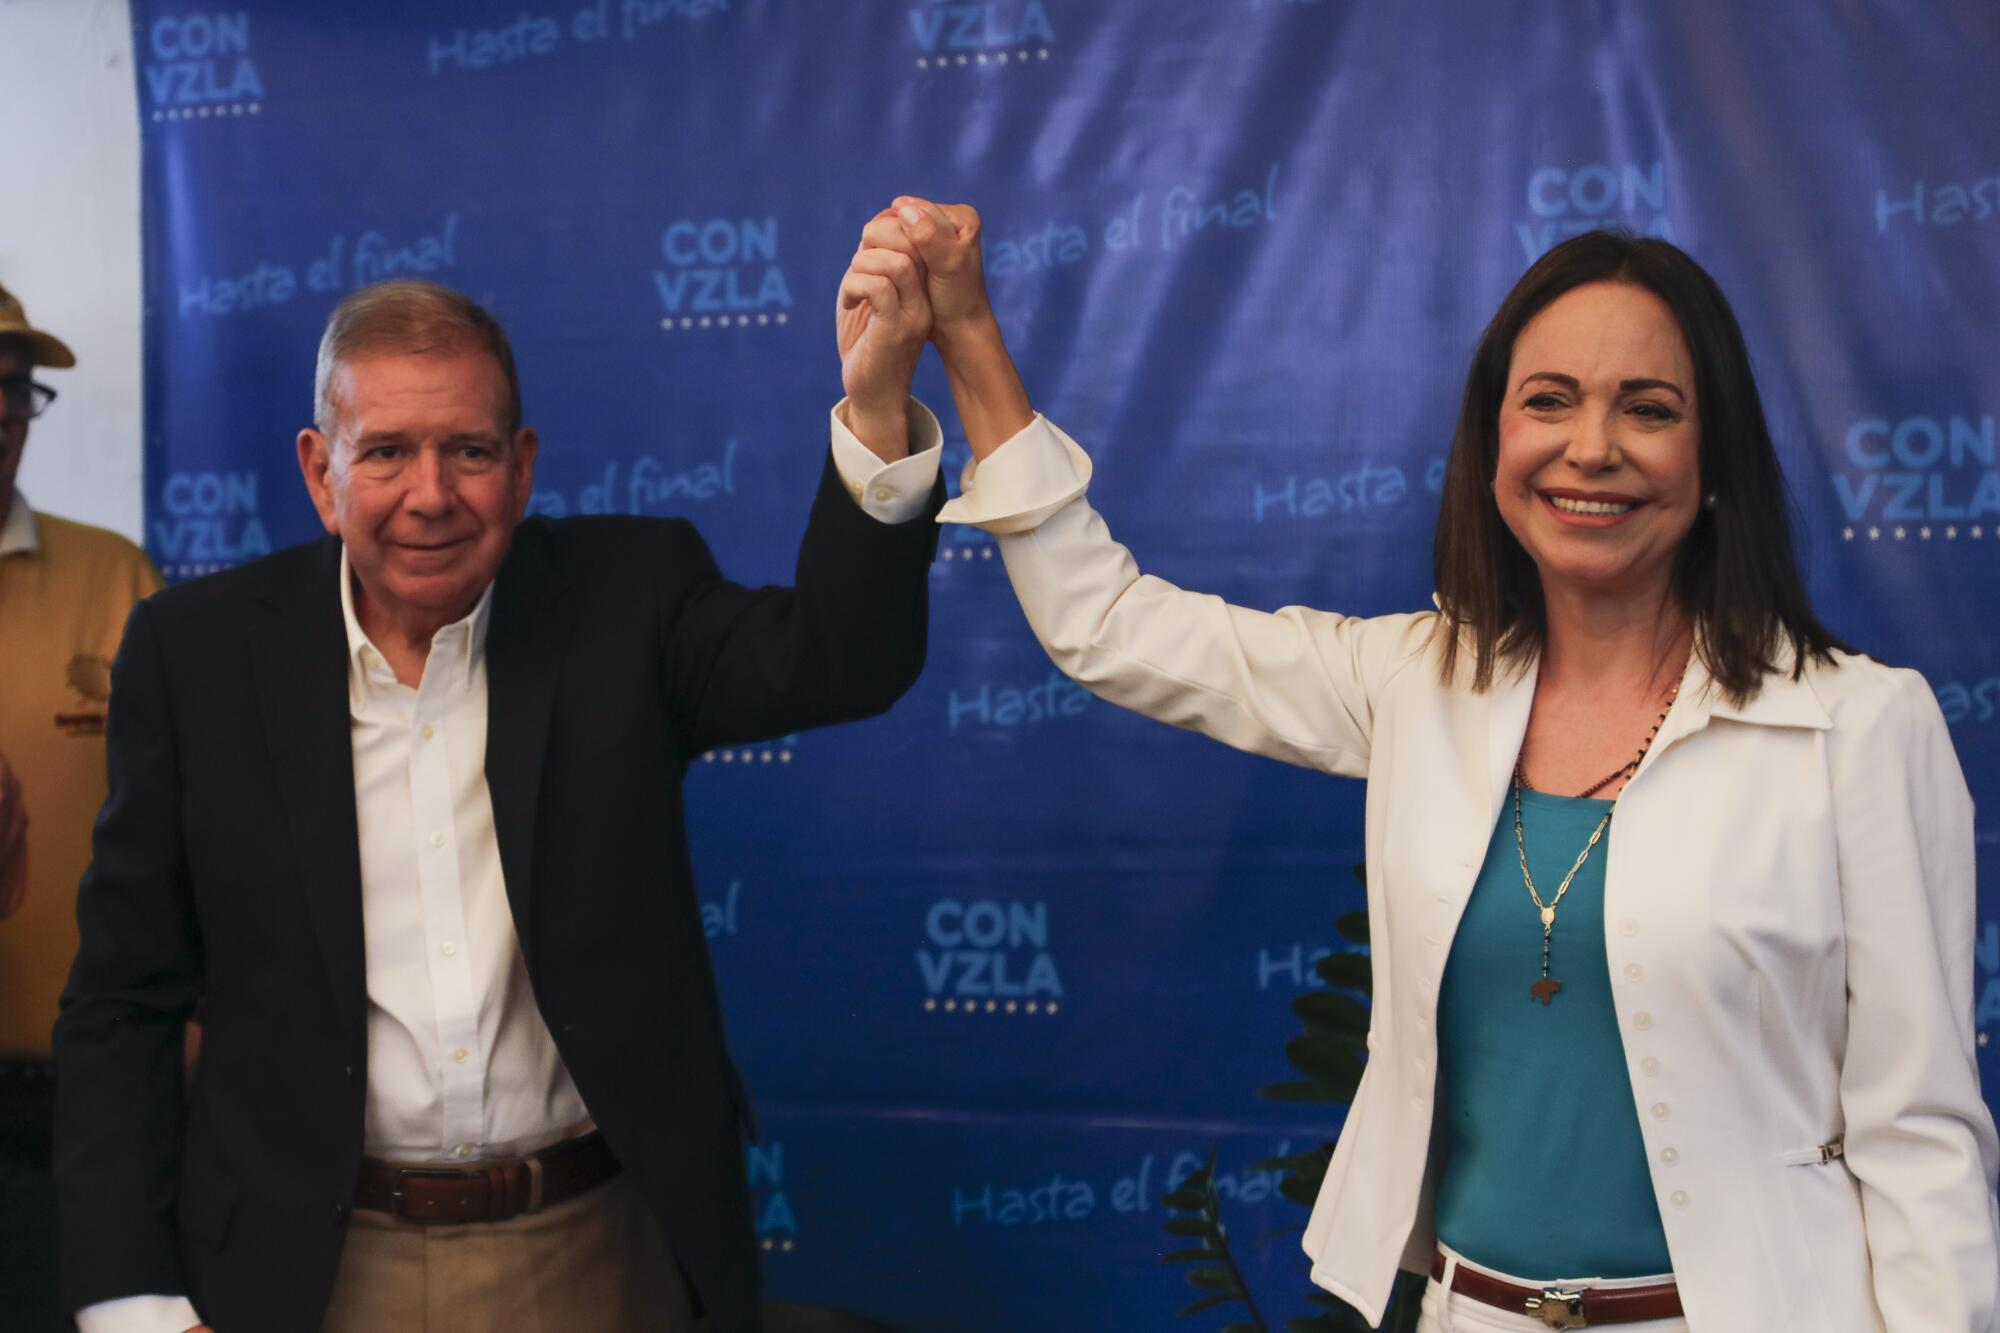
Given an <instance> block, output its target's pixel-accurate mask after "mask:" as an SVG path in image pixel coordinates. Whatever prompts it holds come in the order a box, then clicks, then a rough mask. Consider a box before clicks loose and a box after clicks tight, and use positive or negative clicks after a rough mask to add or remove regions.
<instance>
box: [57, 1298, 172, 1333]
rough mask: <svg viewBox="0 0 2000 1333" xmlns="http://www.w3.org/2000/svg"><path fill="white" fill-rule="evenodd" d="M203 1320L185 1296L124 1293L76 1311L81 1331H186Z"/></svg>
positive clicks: (86, 1332)
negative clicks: (127, 1294)
mask: <svg viewBox="0 0 2000 1333" xmlns="http://www.w3.org/2000/svg"><path fill="white" fill-rule="evenodd" d="M199 1323H201V1316H200V1315H198V1314H196V1313H195V1312H194V1306H193V1304H191V1303H190V1302H189V1301H188V1298H187V1297H185V1296H121V1297H120V1298H119V1299H117V1300H115V1301H99V1302H98V1303H97V1304H95V1305H86V1306H84V1307H83V1308H82V1309H81V1310H78V1311H77V1312H76V1328H77V1333H186V1330H188V1329H190V1328H193V1327H195V1326H196V1325H197V1324H199Z"/></svg>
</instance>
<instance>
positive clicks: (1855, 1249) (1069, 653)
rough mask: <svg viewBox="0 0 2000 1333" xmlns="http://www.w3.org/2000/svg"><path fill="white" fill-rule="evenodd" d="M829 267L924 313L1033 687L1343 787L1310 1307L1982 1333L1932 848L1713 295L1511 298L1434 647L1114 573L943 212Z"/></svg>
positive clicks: (1616, 278) (1411, 618) (1957, 889)
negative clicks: (1316, 1291)
mask: <svg viewBox="0 0 2000 1333" xmlns="http://www.w3.org/2000/svg"><path fill="white" fill-rule="evenodd" d="M871 251H872V252H875V253H874V254H873V255H871V254H870V252H871ZM863 261H866V262H863ZM899 266H900V267H899ZM856 268H857V271H859V272H864V273H866V272H871V271H874V272H880V273H882V274H885V275H889V276H892V277H895V278H896V279H898V280H899V281H902V282H905V283H907V282H909V281H910V277H911V275H912V274H914V276H915V278H916V279H917V280H919V281H920V282H921V283H922V285H923V290H924V292H925V293H926V294H927V296H928V299H929V302H930V306H931V313H932V318H933V332H932V337H933V340H934V341H935V342H936V343H937V346H938V348H939V350H940V352H941V353H942V354H943V359H944V364H945V369H946V372H947V376H948V378H949V380H950V384H951V389H952V394H953V397H954V398H955V399H956V401H957V405H958V409H959V413H960V416H961V417H962V418H963V420H964V424H965V429H966V435H967V439H968V442H969V443H970V445H971V449H972V453H973V456H974V460H975V461H974V462H973V464H972V465H971V466H969V467H968V468H967V469H966V475H965V478H964V486H963V494H962V495H961V497H960V498H959V499H957V500H955V501H953V502H952V503H951V504H950V505H949V506H947V508H946V511H945V513H944V515H943V516H942V517H943V519H945V520H948V521H958V522H965V523H973V524H977V525H978V526H981V527H983V528H986V529H987V530H989V531H991V532H994V533H996V534H999V538H1000V547H1001V553H1002V555H1003V556H1004V557H1005V559H1006V564H1007V571H1008V574H1009V576H1010V578H1011V579H1012V581H1013V585H1014V588H1015V591H1016V593H1017V595H1018V596H1019V598H1020V600H1021V604H1022V607H1023V609H1024V610H1025V611H1026V613H1027V616H1028V619H1029V622H1030V623H1031V624H1032V626H1033V627H1034V630H1035V633H1036V634H1037V636H1038V637H1039V638H1040V639H1041V641H1042V643H1043V645H1044V646H1045V647H1046V648H1047V650H1048V652H1049V654H1050V656H1051V657H1052V658H1053V659H1054V660H1055V662H1056V663H1057V665H1059V666H1060V667H1061V668H1062V669H1063V670H1064V671H1066V672H1068V673H1069V674H1070V675H1071V676H1073V677H1074V678H1075V679H1076V680H1078V681H1080V682H1081V683H1083V684H1085V685H1087V686H1088V687H1089V688H1090V689H1091V690H1093V691H1094V692H1095V693H1097V694H1099V695H1100V696H1102V697H1104V698H1105V699H1108V700H1110V701H1112V702H1115V703H1119V704H1123V705H1124V706H1126V707H1129V708H1133V709H1135V710H1137V711H1139V712H1142V713H1145V714H1147V715H1148V716H1151V717H1156V718H1159V719H1161V720H1162V721H1167V722H1172V723H1174V724H1175V725H1177V726H1183V727H1189V728H1193V729H1195V730H1199V731H1202V732H1204V733H1206V734H1208V735H1210V736H1213V737H1215V738H1216V739H1218V740H1222V741H1224V742H1227V743H1228V744H1231V745H1234V746H1237V747H1239V748H1242V749H1245V750H1251V751H1254V752H1256V753H1260V754H1266V755H1270V756H1272V757H1274V758H1279V759H1284V760H1287V761H1289V762H1292V763H1296V764H1302V765H1306V766H1309V767H1313V768H1317V769H1321V770H1324V771H1326V772H1329V773H1337V774H1342V775H1345V776H1349V777H1359V778H1366V779H1367V781H1368V783H1369V791H1368V802H1367V859H1368V881H1369V882H1368V912H1369V923H1370V928H1371V931H1372V938H1373V939H1374V940H1375V941H1376V942H1377V947H1376V949H1375V952H1374V957H1373V967H1374V981H1375V985H1374V996H1375V1006H1374V1014H1373V1029H1372V1031H1371V1033H1370V1035H1369V1039H1368V1046H1369V1049H1370V1051H1371V1052H1372V1057H1371V1059H1370V1060H1369V1062H1368V1068H1367V1074H1366V1077H1365V1078H1364V1079H1363V1081H1362V1085H1361V1088H1360V1090H1359V1092H1358V1093H1357V1094H1356V1096H1355V1099H1354V1103H1353V1107H1352V1110H1351V1111H1350V1113H1349V1115H1348V1119H1347V1126H1346V1129H1345V1130H1344V1132H1343V1133H1342V1135H1341V1138H1340V1142H1339V1146H1338V1149H1337V1151H1336V1152H1335V1154H1334V1158H1333V1162H1332V1165H1331V1166H1330V1168H1329V1169H1328V1171H1327V1173H1326V1181H1325V1185H1324V1187H1323V1189H1322V1191H1321V1193H1320V1197H1319V1201H1318V1205H1317V1207H1316V1208H1315V1209H1314V1211H1313V1216H1312V1221H1311V1223H1310V1225H1309V1226H1308V1228H1307V1231H1306V1238H1305V1245H1306V1250H1307V1252H1308V1253H1309V1254H1310V1255H1311V1256H1312V1258H1313V1269H1312V1272H1313V1277H1314V1279H1315V1281H1317V1282H1318V1283H1319V1284H1320V1285H1322V1286H1323V1287H1325V1288H1326V1289H1327V1290H1329V1291H1332V1292H1334V1293H1336V1294H1338V1295H1340V1296H1341V1297H1343V1298H1344V1299H1346V1300H1347V1301H1349V1302H1350V1303H1351V1304H1353V1305H1354V1306H1355V1307H1356V1308H1358V1309H1359V1310H1360V1311H1361V1312H1362V1313H1363V1314H1365V1315H1366V1316H1367V1317H1368V1318H1369V1319H1370V1320H1371V1321H1376V1320H1379V1319H1380V1318H1381V1317H1382V1315H1383V1310H1384V1305H1385V1303H1386V1300H1387V1297H1388V1293H1389V1290H1390V1286H1391V1280H1392V1278H1393V1276H1394V1272H1395V1269H1396V1268H1397V1266H1398V1263H1399V1262H1400V1263H1401V1264H1402V1265H1403V1266H1405V1267H1412V1268H1417V1269H1422V1270H1427V1271H1429V1272H1430V1273H1431V1274H1432V1281H1431V1283H1430V1286H1429V1288H1428V1290H1427V1293H1426V1296H1425V1301H1424V1316H1423V1317H1424V1321H1425V1322H1424V1327H1425V1328H1427V1329H1440V1330H1442V1329H1447V1328H1458V1329H1493V1330H1507V1329H1529V1328H1549V1327H1555V1328H1563V1327H1582V1326H1584V1325H1585V1323H1586V1321H1587V1323H1588V1325H1589V1326H1591V1327H1599V1326H1609V1325H1613V1324H1618V1325H1623V1326H1626V1327H1629V1328H1631V1329H1633V1330H1635V1331H1636V1330H1655V1331H1656V1333H1666V1331H1667V1330H1681V1329H1686V1328H1690V1327H1692V1328H1694V1329H1698V1330H1701V1333H1710V1330H1718V1331H1723V1333H1727V1331H1730V1330H1764V1329H1812V1330H1819V1331H1822V1333H1824V1331H1828V1330H1836V1331H1842V1333H1844V1331H1845V1330H1854V1331H1855V1333H1861V1331H1863V1330H1878V1329H1883V1328H1888V1329H1891V1330H1895V1331H1896V1333H1919V1331H1921V1333H1933V1331H1934V1330H1944V1329H1952V1330H1969V1329H1990V1328H1993V1327H1994V1326H1995V1320H1996V1317H2000V1316H1997V1315H1996V1309H2000V1301H1996V1287H2000V1219H1996V1212H1995V1205H1994V1182H1995V1170H1996V1162H2000V1148H1996V1143H1995V1137H1994V1128H1993V1122H1992V1118H1991V1116H1990V1115H1989V1113H1988V1111H1987V1109H1986V1107H1985V1105H1984V1103H1983V1102H1982V1101H1981V1099H1980V1093H1979V1086H1978V1073H1977V1069H1976V1066H1975V1063H1974V1059H1973V1034H1972V1015H1971V995H1972V975H1971V973H1972V949H1971V940H1972V934H1973V893H1974V885H1973V845H1972V844H1973V838H1972V812H1971V804H1970V801H1969V798H1968V796H1967V793H1966V789H1965V783H1964V779H1963V777H1962V776H1961V774H1960V772H1959V768H1958V764H1957V761H1956V758H1955V756H1954V755H1953V752H1952V747H1951V742H1950V739H1949V737H1948V735H1947V733H1946V730H1945V726H1944V721H1943V718H1942V716H1941V715H1940V713H1939V710H1938V707H1937V705H1936V703H1935V701H1934V700H1933V698H1932V696H1931V693H1930V691H1929V690H1928V688H1927V687H1926V686H1925V684H1924V682H1923V680H1922V679H1921V678H1920V677H1919V676H1918V675H1916V673H1914V672H1911V671H1906V670H1896V669H1892V668H1889V667H1885V666H1882V665H1879V664H1878V663H1876V662H1874V661H1871V660H1869V659H1867V658H1865V657H1860V656H1857V655H1854V654H1852V653H1850V652H1849V651H1847V650H1846V649H1845V648H1844V647H1843V646H1842V645H1841V644H1840V643H1839V642H1838V641H1837V640H1835V639H1834V637H1833V636H1832V635H1831V634H1830V633H1828V631H1827V630H1826V629H1825V628H1824V627H1823V626H1822V625H1821V624H1820V623H1819V621H1818V620H1817V619H1816V618H1815V617H1814V615H1813V612H1812V610H1811V608H1810V606H1809V605H1808V603H1807V600H1806V596H1805V593H1804V590H1803V587H1802V584H1801V581H1800V579H1799V576H1798V573H1797V570H1796V567H1795V564H1794V560H1793V556H1792V549H1791V542H1790V537H1789V534H1788V530H1787V525H1786V512H1785V504H1784V497H1783V489H1782V481H1781V479H1780V476H1779V470H1778V466H1777V462H1776V459H1775V456H1774V453H1773V450H1772V447H1771V442H1770V438H1769V433H1768V430H1767V428H1766V426H1765V423H1764V419H1763V412H1762V408H1761V406H1760V404H1759V401H1758V397H1757V391H1756V386H1755V384H1754V383H1753V381H1752V378H1751V373H1750V368H1749V360H1748V356H1747V354H1746V352H1745V349H1744V346H1743V340H1742V335H1741V333H1740V331H1739V330H1738V328H1737V325H1736V322H1735V318H1734V316H1733V315H1732V314H1731V312H1730V310H1729V307H1728V304H1727V302H1726V301H1725V300H1724V298H1723V296H1722V294H1721V292H1720V291H1719V290H1718V289H1717V288H1716V286H1715V284H1714V283H1713V281H1712V280H1711V279H1710V278H1709V277H1708V275H1707V274H1706V273H1704V272H1703V271H1702V270H1701V269H1700V268H1699V267H1698V266H1697V265H1696V264H1695V263H1694V262H1693V261H1692V260H1690V259H1689V258H1688V257H1687V256H1686V255H1685V254H1683V253H1682V252H1681V251H1679V250H1677V249H1675V248H1674V247H1673V246H1671V245H1669V244H1667V243H1665V242H1661V241H1655V240H1635V239H1632V238H1630V237H1626V236H1621V235H1615V234H1607V233H1596V234H1592V235H1588V236H1581V237H1577V238H1575V239H1573V240H1570V241H1567V242H1565V243H1564V244H1562V245H1560V246H1558V247H1557V248H1556V249H1554V250H1552V251H1551V252H1549V253H1548V254H1547V255H1546V256H1544V257H1543V258H1542V259H1541V260H1539V261H1537V262H1536V263H1535V265H1534V266H1533V267H1532V268H1530V269H1529V271H1528V272H1527V274H1526V275H1525V276H1524V277H1523V278H1522V279H1521V281H1520V283H1519V284H1518V285H1517V286H1516V287H1515V289H1514V291H1513V292H1512V293H1510V294H1509V296H1508V297H1507V299H1506V301H1505V302H1504V303H1503V305H1502V306H1501V308H1500V311H1499V313H1498V314H1497V315H1496V316H1495V317H1494V320H1493V322H1492V324H1491V326H1490V327H1489V328H1488V329H1487V330H1486V333H1485V335H1484V337H1483V338H1482V340H1481V342H1480V344H1479V347H1478V350H1477V351H1476V352H1475V354H1474V357H1473V362H1472V369H1471V373H1470V374H1469V376H1468V377H1467V383H1466V389H1465V396H1464V402H1463V407H1462V410H1461V414H1460V418H1459V422H1458V427H1457V432H1456V435H1455V437H1454V440H1453V443H1452V451H1451V456H1450V459H1449V462H1448V464H1447V470H1446V479H1445V486H1444V497H1443V503H1442V506H1441V511H1440V515H1439V523H1438V531H1437V538H1436V551H1435V559H1436V576H1437V585H1438V610H1436V611H1425V612H1422V613H1418V614H1409V615H1394V616H1385V617H1380V618H1376V619H1358V618H1350V617H1343V616H1339V615H1334V614H1331V613H1327V612H1321V611H1312V610H1306V609H1303V608H1297V607H1291V608H1287V609H1285V610H1282V611H1279V612H1277V613H1276V614H1264V613H1262V612H1257V611H1251V610H1246V609H1244V608H1241V607H1234V606H1229V605H1226V604H1224V603H1223V602H1222V601H1220V600H1219V599H1217V598H1213V597H1206V596H1201V595H1198V594H1194V593H1190V592H1184V591H1182V590H1180V589H1178V588H1175V587H1172V586H1169V585H1168V584H1166V583H1164V582H1162V581H1160V580H1158V579H1155V578H1150V577H1146V576H1142V575H1141V574H1140V572H1139V568H1138V566H1137V565H1136V564H1135V563H1134V561H1133V558H1132V556H1131V554H1130V553H1129V552H1127V551H1126V550H1125V549H1124V548H1123V547H1121V546H1119V545H1118V544H1117V543H1116V542H1114V541H1113V540H1112V538H1111V536H1110V534H1109V533H1108V532H1107V531H1106V529H1105V525H1104V523H1103V521H1102V520H1101V519H1100V518H1099V517H1098V515H1097V514H1096V513H1095V512H1094V511H1093V510H1092V509H1091V507H1090V505H1089V502H1088V500H1087V499H1086V498H1085V496H1084V492H1085V490H1086V488H1087V486H1088V483H1089V480H1090V472H1091V465H1090V460H1089V459H1088V458H1087V457H1086V456H1085V454H1084V453H1083V451H1082V450H1081V449H1079V448H1078V447H1077V446H1076V445H1075V444H1074V443H1072V442H1071V441H1070V440H1069V439H1068V438H1067V437H1066V436H1064V435H1063V434H1062V432H1060V431H1059V430H1057V429H1056V428H1055V427H1054V426H1052V425H1050V424H1049V423H1048V422H1047V421H1046V420H1044V419H1043V418H1041V417H1039V416H1037V415H1036V414H1035V413H1034V412H1033V410H1032V409H1031V408H1030V407H1029V404H1028V399H1027V395H1026V392H1025V390H1024V389H1023V388H1022V386H1021V383H1020V380H1019V377H1018V376H1017V375H1016V374H1015V372H1014V368H1013V365H1012V363H1011V361H1010V360H1009V358H1008V356H1007V353H1006V349H1005V346H1004V344H1003V342H1002V340H1001V337H1000V333H999V330H998V327H997V325H996V324H995V322H994V320H993V317H992V314H991V311H990V308H989V307H988V305H987V301H986V296H985V292H984V284H983V278H982V276H981V271H980V261H979V248H978V220H977V216H976V214H974V213H973V212H972V211H971V210H970V209H966V208H958V207H954V208H950V209H946V208H941V207H939V206H936V205H933V204H930V203H927V202H925V201H923V200H917V199H909V198H905V199H900V200H898V201H897V207H896V209H895V210H893V211H892V212H885V214H884V215H882V216H881V217H878V218H877V219H876V220H874V221H873V222H871V223H870V224H869V227H868V229H867V230H866V232H865V233H864V236H863V259H862V260H859V261H857V265H856ZM850 299H858V297H857V296H856V295H855V294H853V293H850ZM1614 814H1615V821H1614Z"/></svg>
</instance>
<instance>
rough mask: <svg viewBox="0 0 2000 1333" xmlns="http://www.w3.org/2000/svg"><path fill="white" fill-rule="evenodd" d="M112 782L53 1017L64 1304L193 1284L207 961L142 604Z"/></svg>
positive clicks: (169, 724)
mask: <svg viewBox="0 0 2000 1333" xmlns="http://www.w3.org/2000/svg"><path fill="white" fill-rule="evenodd" d="M112 682H113V683H112V694H111V710H110V718H109V723H108V728H107V733H106V746H105V753H106V761H107V762H106V767H107V769H108V775H109V794H108V796H107V797H106V799H105V803H104V808H103V810H102V812H101V813H100V814H99V815H98V818H97V824H96V827H95V829H94V831H93V834H92V847H91V863H90V868H89V869H88V870H87V871H85V872H84V877H83V883H82V885H81V887H80V888H79V890H78V892H77V925H78V927H79V932H80V937H81V938H80V942H79V945H78V949H77V955H76V961H75V962H74V964H72V966H71V968H70V975H69V981H68V984H67V985H65V987H64V988H63V994H62V1000H61V1012H60V1014H59V1016H58V1017H57V1019H56V1029H55V1058H56V1126H55V1178H56V1209H57V1237H58V1245H59V1255H60V1259H59V1262H60V1281H61V1291H62V1299H63V1308H64V1309H66V1310H76V1309H78V1308H80V1307H82V1306H86V1305H92V1304H95V1303H97V1302H100V1301H104V1300H108V1299H112V1298H115V1297H121V1296H131V1295H140V1294H148V1293H177V1292H184V1291H186V1290H187V1285H186V1282H185V1279H184V1277H183V1275H182V1270H181V1261H180V1238H179V1231H178V1228H177V1226H176V1224H175V1219H174V1210H175V1205H176V1201H177V1198H178V1195H179V1185H180V1159H181V1138H182V1128H183V1126H182V1077H183V1076H182V1044H181V1043H182V1030H183V1027H184V1025H185V1023H186V1021H187V1018H188V1016H189V1014H190V1013H192V1012H193V1010H194V1007H195V1003H196V1000H197V999H198V997H199V995H200V993H201V986H202V975H203V963H202V955H201V945H200V940H199V935H198V932H197V929H196V924H195V920H194V907H193V903H192V900H191V898H190V895H189V891H188V875H187V866H186V862H185V859H184V856H183V851H182V841H181V827H180V794H181V793H180V775H179V768H180V765H179V760H178V753H177V752H178V744H179V742H178V738H177V737H176V735H175V732H174V721H173V717H172V710H171V706H170V704H169V699H168V690H167V686H166V679H165V671H164V668H163V665H162V662H161V658H160V650H159V642H158V638H157V635H156V631H155V629H154V626H153V623H152V615H151V607H150V604H149V603H146V602H141V603H139V604H138V605H137V606H136V607H134V608H133V611H132V614H131V617H130V618H129V619H128V620H127V622H126V627H125V638H124V642H123V645H122V646H121V647H120V648H119V651H118V659H117V662H116V664H115V665H114V667H113V669H112Z"/></svg>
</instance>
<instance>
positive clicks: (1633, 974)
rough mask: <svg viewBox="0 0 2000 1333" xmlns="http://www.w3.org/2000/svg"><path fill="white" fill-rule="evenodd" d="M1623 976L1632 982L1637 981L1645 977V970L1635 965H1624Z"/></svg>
mask: <svg viewBox="0 0 2000 1333" xmlns="http://www.w3.org/2000/svg"><path fill="white" fill-rule="evenodd" d="M1625 975H1626V976H1628V977H1630V978H1632V980H1634V981H1638V980H1639V979H1640V978H1642V977H1644V976H1645V975H1646V969H1645V968H1643V967H1640V966H1639V965H1638V964H1637V963H1627V964H1625Z"/></svg>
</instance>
